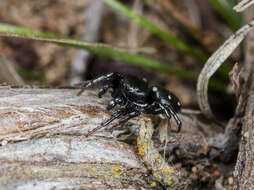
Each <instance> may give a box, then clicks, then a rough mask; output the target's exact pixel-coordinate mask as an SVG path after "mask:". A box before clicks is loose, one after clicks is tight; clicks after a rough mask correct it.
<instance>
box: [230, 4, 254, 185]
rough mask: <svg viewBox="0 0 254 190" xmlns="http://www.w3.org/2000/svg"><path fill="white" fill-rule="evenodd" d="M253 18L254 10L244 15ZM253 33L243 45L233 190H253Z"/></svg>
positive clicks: (249, 10)
mask: <svg viewBox="0 0 254 190" xmlns="http://www.w3.org/2000/svg"><path fill="white" fill-rule="evenodd" d="M253 17H254V8H253V7H250V9H248V10H247V11H246V13H245V19H246V20H247V22H248V21H249V20H250V19H253ZM253 52H254V32H251V33H250V34H249V35H248V37H247V39H246V43H245V63H244V65H243V69H242V74H241V77H242V78H241V87H242V89H241V96H240V101H239V104H240V105H242V106H239V105H238V109H237V111H238V112H241V113H242V122H241V124H242V132H241V140H240V146H239V153H238V158H237V163H236V167H235V172H234V176H235V185H234V189H237V190H238V189H239V190H252V189H254V170H253V167H254V135H253V131H254V67H253V63H254V56H253V55H254V54H253Z"/></svg>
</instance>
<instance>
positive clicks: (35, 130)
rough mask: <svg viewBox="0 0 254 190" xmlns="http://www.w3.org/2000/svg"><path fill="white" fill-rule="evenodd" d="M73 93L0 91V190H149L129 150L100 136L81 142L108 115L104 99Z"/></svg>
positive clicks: (107, 136)
mask: <svg viewBox="0 0 254 190" xmlns="http://www.w3.org/2000/svg"><path fill="white" fill-rule="evenodd" d="M76 94H77V90H71V89H7V90H4V89H2V90H0V142H1V144H2V146H0V189H18V188H23V189H34V188H37V189H53V188H54V189H108V188H109V187H111V188H112V189H123V188H124V189H139V188H140V187H143V188H144V189H147V188H150V184H149V183H148V180H147V179H148V178H147V177H146V172H147V170H146V168H145V167H144V165H143V163H142V161H140V159H139V157H138V156H137V155H136V153H135V152H136V150H135V149H134V148H133V147H131V146H129V145H127V144H126V143H123V142H120V141H117V139H116V138H113V137H112V136H111V134H110V133H109V132H105V131H103V132H97V133H96V135H93V136H90V137H85V135H84V134H87V132H88V131H89V130H91V129H92V128H94V127H96V126H98V125H99V124H100V123H101V122H102V121H103V120H104V119H105V118H106V117H108V116H109V112H106V111H105V98H104V99H98V98H97V96H96V95H95V92H94V91H86V92H85V93H84V95H82V96H80V97H78V96H76ZM106 99H107V98H106ZM91 104H92V106H91Z"/></svg>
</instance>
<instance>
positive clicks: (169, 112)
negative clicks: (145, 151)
mask: <svg viewBox="0 0 254 190" xmlns="http://www.w3.org/2000/svg"><path fill="white" fill-rule="evenodd" d="M96 84H103V87H102V88H101V89H100V91H99V93H98V96H99V98H101V96H102V95H103V94H105V93H106V92H107V90H108V89H109V88H112V89H113V92H112V93H111V96H112V97H113V99H112V100H111V101H110V102H109V103H108V106H107V110H111V109H112V108H114V107H115V106H116V105H117V104H118V105H120V107H121V109H119V110H117V111H116V112H115V113H114V114H113V115H112V116H111V118H109V119H108V120H107V121H105V122H104V123H102V124H101V126H99V127H97V128H95V129H93V130H92V131H90V132H89V133H88V134H87V136H88V135H90V134H92V133H94V132H95V131H97V130H98V129H100V128H102V127H105V126H107V125H108V124H109V123H111V122H112V121H113V120H115V119H117V118H119V117H121V116H126V115H127V117H126V118H125V119H123V120H121V121H120V122H119V124H122V123H125V122H127V121H128V120H129V119H131V118H133V117H136V116H139V115H140V114H143V113H144V114H165V115H166V116H167V117H168V118H169V119H170V118H171V116H173V118H174V119H175V121H176V123H177V125H178V129H177V132H179V131H180V130H181V121H180V119H179V117H178V116H177V113H178V112H179V111H180V109H181V103H180V101H179V99H178V98H177V97H176V96H175V95H174V94H173V93H172V92H170V91H168V90H166V89H164V88H161V87H158V86H152V87H149V86H148V82H147V80H146V79H144V78H143V79H139V78H137V77H135V76H131V75H122V74H119V73H108V74H105V75H102V76H100V77H98V78H96V79H93V80H91V81H90V82H84V84H83V85H82V88H88V87H91V86H93V85H96ZM83 91H84V89H82V90H81V91H80V92H79V93H78V95H80V94H81V93H82V92H83Z"/></svg>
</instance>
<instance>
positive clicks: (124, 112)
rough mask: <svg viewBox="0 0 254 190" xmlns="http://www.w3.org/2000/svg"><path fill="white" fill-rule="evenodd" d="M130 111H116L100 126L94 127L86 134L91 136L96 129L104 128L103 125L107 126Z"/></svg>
mask: <svg viewBox="0 0 254 190" xmlns="http://www.w3.org/2000/svg"><path fill="white" fill-rule="evenodd" d="M127 113H128V110H127V109H120V110H118V111H117V112H115V113H114V114H113V115H112V116H111V117H110V118H109V119H108V120H107V121H105V122H104V123H102V124H101V125H100V126H98V127H96V128H94V129H93V130H91V131H89V132H88V133H87V135H86V136H89V135H91V134H93V133H94V132H95V131H97V130H99V129H101V128H103V127H106V126H107V125H108V124H110V123H111V122H112V121H113V120H115V119H117V118H118V117H120V116H122V115H126V114H127Z"/></svg>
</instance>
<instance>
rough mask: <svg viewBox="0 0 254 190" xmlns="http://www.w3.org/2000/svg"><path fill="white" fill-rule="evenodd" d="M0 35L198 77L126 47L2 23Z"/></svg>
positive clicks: (216, 86) (217, 85) (215, 85)
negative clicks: (70, 48) (69, 48)
mask: <svg viewBox="0 0 254 190" xmlns="http://www.w3.org/2000/svg"><path fill="white" fill-rule="evenodd" d="M0 36H5V37H20V38H27V39H33V40H38V41H44V42H51V43H56V44H60V45H64V46H69V47H74V48H79V49H85V50H88V51H90V52H92V53H95V54H99V55H103V56H106V57H110V58H113V59H117V60H120V61H124V62H127V63H130V64H134V65H138V66H141V67H143V68H148V69H152V70H156V71H160V72H162V73H166V74H171V75H176V76H179V77H180V78H181V79H185V80H187V81H192V82H196V81H197V77H198V76H197V74H194V73H192V72H189V71H185V70H183V69H181V68H177V67H173V66H171V65H169V64H165V63H162V62H160V61H158V60H155V59H151V58H148V57H145V56H141V55H136V54H133V53H129V52H128V51H126V49H122V48H116V47H112V46H109V45H106V44H101V43H89V42H85V41H80V40H75V39H70V38H66V37H64V36H60V35H56V34H52V33H43V32H39V31H36V30H30V29H26V28H22V27H17V26H12V25H7V24H1V23H0ZM211 87H213V88H214V89H217V90H221V91H224V90H225V84H224V83H221V82H219V81H213V82H211Z"/></svg>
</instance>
